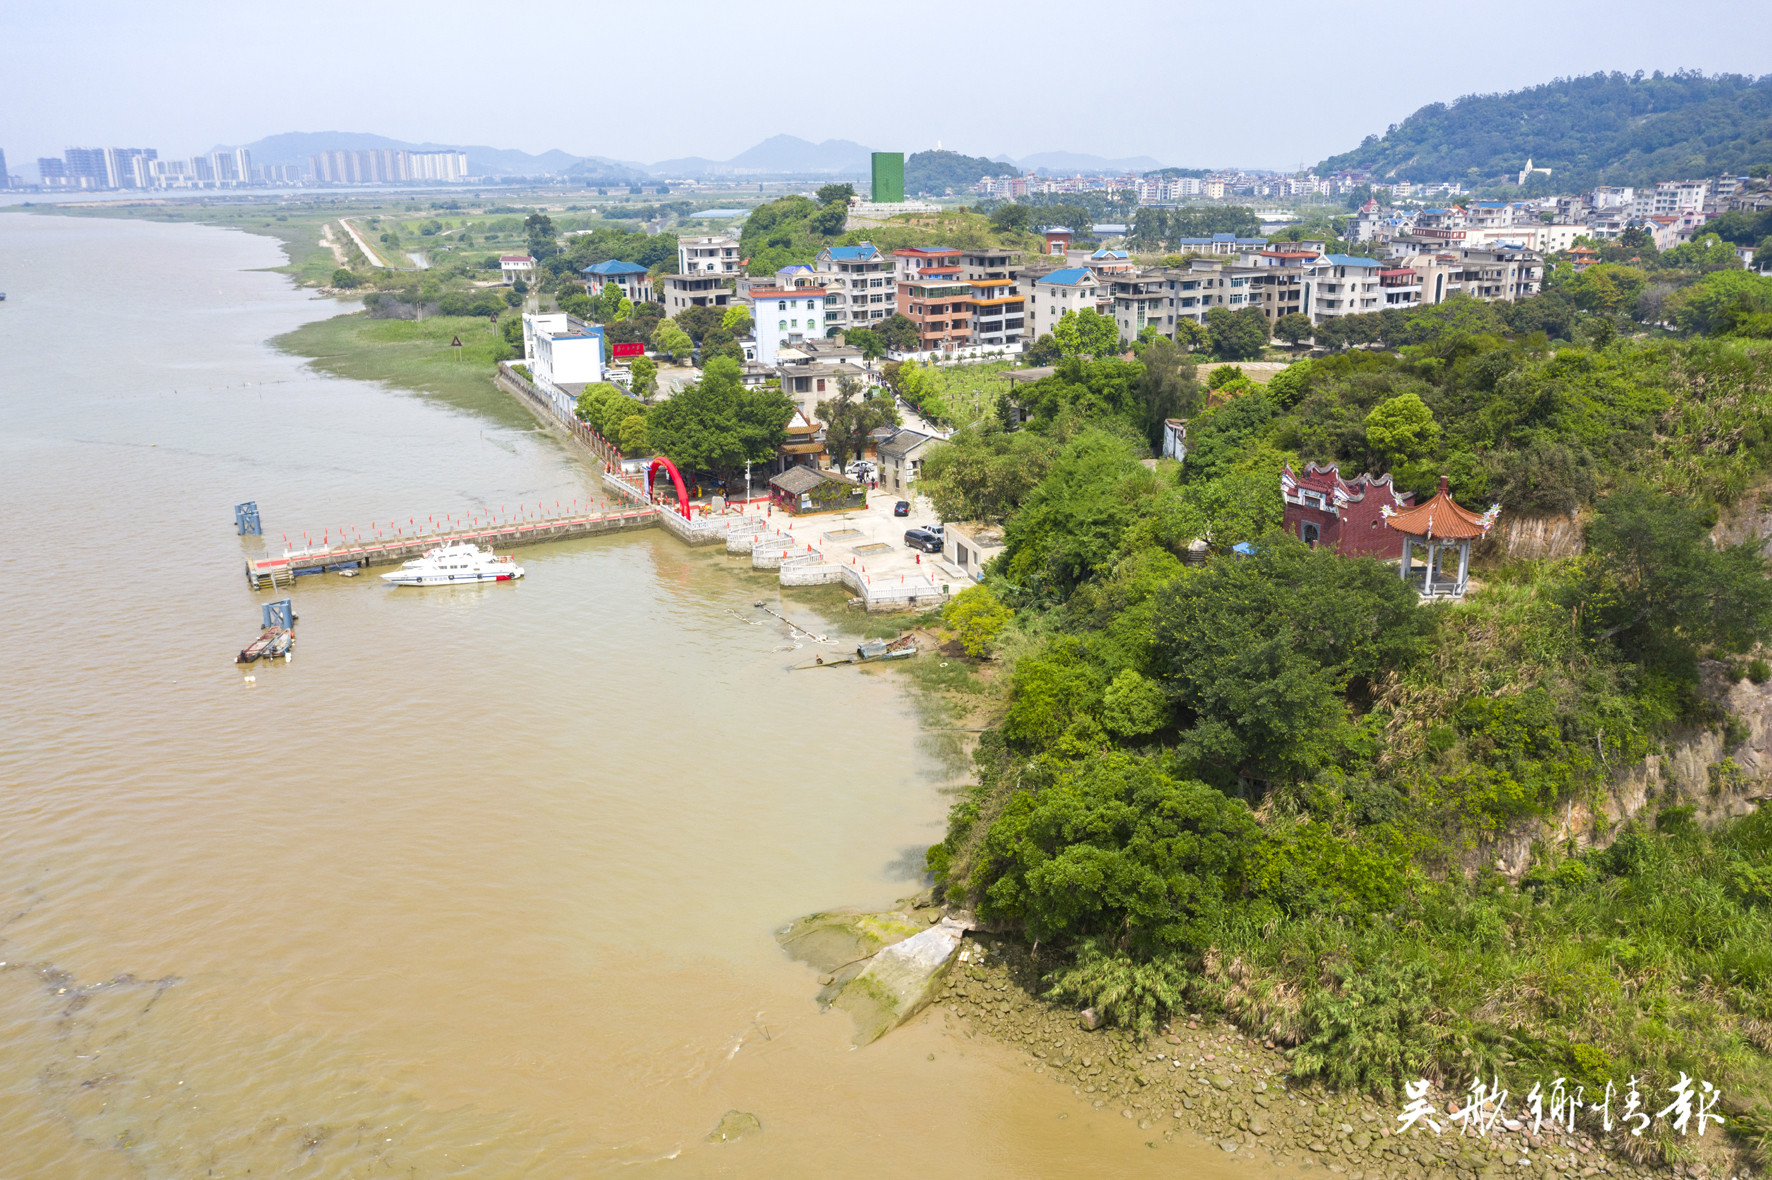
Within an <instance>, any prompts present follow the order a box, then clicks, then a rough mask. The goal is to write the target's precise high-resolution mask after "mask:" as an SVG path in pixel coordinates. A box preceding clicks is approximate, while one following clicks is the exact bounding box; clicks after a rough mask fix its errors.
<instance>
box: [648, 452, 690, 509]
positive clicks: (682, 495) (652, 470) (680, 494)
mask: <svg viewBox="0 0 1772 1180" xmlns="http://www.w3.org/2000/svg"><path fill="white" fill-rule="evenodd" d="M660 464H663V466H664V469H665V470H666V471H668V472H670V473H671V482H672V483H674V484H676V485H677V511H678V512H681V513H682V514H683V518H684V519H685V520H687V519H689V489H688V488H686V487H684V486H683V477H682V476H681V475H679V474H678V473H677V465H676V464H675V463H673V462H671V461H670V460H669V459H667V458H665V457H664V456H663V455H660V456H659V457H658V458H656V459H654V460H653V461H652V465H651V466H650V467H648V468H647V469H646V494H647V495H648V496H650V495H651V494H652V480H653V477H654V476H656V475H657V474H658V468H659V465H660Z"/></svg>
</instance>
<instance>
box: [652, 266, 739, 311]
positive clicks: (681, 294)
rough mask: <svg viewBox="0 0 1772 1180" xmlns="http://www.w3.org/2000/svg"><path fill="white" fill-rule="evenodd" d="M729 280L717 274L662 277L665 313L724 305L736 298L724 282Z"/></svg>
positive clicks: (702, 273) (704, 273)
mask: <svg viewBox="0 0 1772 1180" xmlns="http://www.w3.org/2000/svg"><path fill="white" fill-rule="evenodd" d="M728 281H729V280H727V279H723V278H721V277H720V276H719V275H717V274H711V273H707V272H701V273H697V274H683V275H666V276H665V278H664V287H665V296H664V305H665V314H666V315H668V316H673V315H676V314H677V313H678V312H680V311H686V310H688V309H689V308H691V307H725V306H727V305H728V304H730V303H731V302H732V301H733V300H734V299H736V298H737V295H736V293H735V292H734V291H733V289H732V288H731V287H728V286H727V285H726V284H727V282H728Z"/></svg>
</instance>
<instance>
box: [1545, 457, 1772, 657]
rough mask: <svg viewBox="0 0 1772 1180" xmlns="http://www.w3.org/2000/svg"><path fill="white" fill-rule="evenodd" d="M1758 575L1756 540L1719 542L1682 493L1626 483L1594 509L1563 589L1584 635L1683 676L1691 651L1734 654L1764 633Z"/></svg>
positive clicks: (1771, 616) (1767, 588) (1770, 588)
mask: <svg viewBox="0 0 1772 1180" xmlns="http://www.w3.org/2000/svg"><path fill="white" fill-rule="evenodd" d="M1767 573H1768V563H1767V560H1766V559H1765V558H1764V557H1762V556H1761V555H1760V546H1759V543H1758V542H1755V541H1744V542H1742V543H1741V544H1738V545H1728V546H1723V547H1720V548H1719V547H1718V546H1716V545H1714V544H1713V543H1712V542H1711V538H1710V521H1709V519H1708V518H1707V517H1706V515H1705V514H1703V513H1702V512H1700V511H1699V509H1698V508H1697V506H1695V505H1694V504H1692V503H1691V502H1690V501H1689V500H1688V499H1686V498H1685V497H1683V496H1677V495H1669V494H1668V493H1666V492H1661V491H1657V490H1654V489H1650V488H1647V487H1644V486H1642V485H1640V484H1631V485H1629V486H1626V487H1623V488H1621V489H1619V490H1618V491H1616V492H1614V493H1613V494H1612V495H1610V496H1607V497H1606V498H1605V499H1603V500H1601V501H1600V502H1599V503H1598V504H1597V505H1595V511H1594V517H1593V520H1592V521H1590V522H1589V524H1588V526H1587V554H1586V556H1585V557H1584V558H1583V576H1582V578H1581V580H1580V581H1579V583H1578V584H1577V585H1576V586H1575V588H1574V589H1573V591H1572V592H1571V593H1572V598H1573V602H1574V604H1575V605H1577V606H1578V607H1579V608H1580V614H1581V622H1582V626H1583V628H1584V629H1585V630H1586V631H1587V632H1588V633H1589V634H1590V635H1593V636H1595V637H1596V638H1598V639H1600V640H1603V641H1608V642H1613V643H1616V644H1618V645H1619V646H1620V647H1622V648H1623V649H1625V650H1626V651H1627V652H1628V653H1630V654H1631V655H1632V656H1633V657H1634V658H1637V659H1639V660H1641V661H1643V662H1645V663H1652V664H1654V665H1657V666H1659V667H1662V668H1665V669H1668V670H1671V671H1676V672H1682V673H1684V674H1685V675H1687V676H1688V677H1691V676H1693V675H1695V671H1694V670H1695V661H1696V659H1697V655H1698V653H1699V652H1701V651H1703V650H1705V649H1707V648H1714V649H1715V650H1717V651H1720V652H1725V653H1738V652H1743V651H1746V650H1748V649H1749V648H1750V647H1752V646H1753V645H1754V644H1755V643H1756V642H1761V641H1763V640H1765V639H1766V638H1767V637H1768V635H1769V634H1772V582H1769V581H1768V580H1767Z"/></svg>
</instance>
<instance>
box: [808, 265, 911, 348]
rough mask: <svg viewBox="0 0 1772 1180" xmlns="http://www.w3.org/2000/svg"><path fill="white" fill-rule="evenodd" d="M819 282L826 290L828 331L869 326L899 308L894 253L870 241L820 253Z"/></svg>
mask: <svg viewBox="0 0 1772 1180" xmlns="http://www.w3.org/2000/svg"><path fill="white" fill-rule="evenodd" d="M816 268H817V276H818V282H819V285H820V286H821V287H823V288H824V291H825V314H824V323H825V331H826V332H827V333H829V334H835V333H837V332H841V331H843V330H845V329H847V328H870V327H875V326H877V325H878V323H879V321H881V320H883V319H886V318H887V317H888V316H891V315H892V314H893V313H895V312H896V311H897V310H898V284H897V282H896V281H895V280H894V276H893V270H894V266H893V259H892V256H891V255H889V254H887V253H885V252H884V251H882V250H880V249H879V248H878V247H877V246H875V245H874V244H873V243H871V242H863V243H861V244H860V245H859V246H826V247H825V248H824V249H822V250H820V251H819V252H818V262H817V264H816Z"/></svg>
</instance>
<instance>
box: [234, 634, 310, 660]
mask: <svg viewBox="0 0 1772 1180" xmlns="http://www.w3.org/2000/svg"><path fill="white" fill-rule="evenodd" d="M294 646H295V632H294V631H291V630H289V629H288V628H286V627H266V628H265V629H264V630H263V631H260V632H259V635H258V638H257V639H254V640H253V641H252V642H251V643H249V644H247V645H246V646H245V647H243V648H241V649H240V654H239V655H237V656H235V657H234V662H235V663H236V664H250V663H252V662H253V661H254V660H265V659H272V660H274V659H276V658H277V657H278V656H283V657H284V658H285V659H287V658H288V656H289V652H290V649H291V648H293V647H294Z"/></svg>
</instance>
